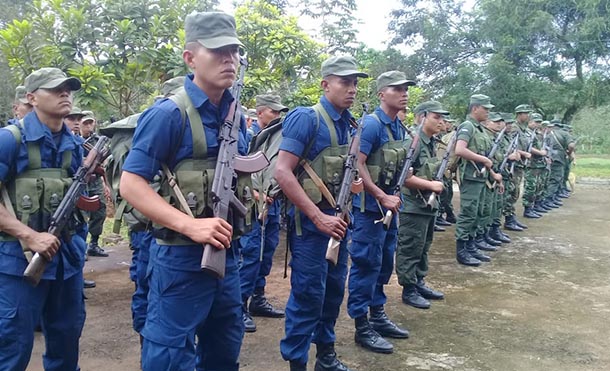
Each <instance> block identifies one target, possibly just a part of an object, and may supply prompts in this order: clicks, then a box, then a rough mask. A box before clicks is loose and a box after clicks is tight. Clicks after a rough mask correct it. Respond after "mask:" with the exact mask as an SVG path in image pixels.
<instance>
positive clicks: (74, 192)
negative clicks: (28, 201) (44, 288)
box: [23, 136, 110, 286]
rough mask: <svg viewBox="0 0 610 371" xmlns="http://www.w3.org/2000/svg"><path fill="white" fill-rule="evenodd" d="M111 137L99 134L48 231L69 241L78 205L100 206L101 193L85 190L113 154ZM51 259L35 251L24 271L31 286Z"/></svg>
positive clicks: (90, 207) (53, 216)
mask: <svg viewBox="0 0 610 371" xmlns="http://www.w3.org/2000/svg"><path fill="white" fill-rule="evenodd" d="M109 142H110V139H108V137H105V136H100V137H99V139H98V141H97V143H96V144H95V146H93V147H92V148H91V150H90V151H89V154H88V155H87V157H85V159H84V160H83V164H82V165H81V166H80V167H79V168H78V170H77V171H76V174H75V175H74V178H73V179H74V181H73V182H72V185H71V186H70V188H68V191H67V192H66V195H65V196H64V198H63V199H62V200H61V202H60V203H59V206H58V207H57V210H55V212H54V213H53V215H52V216H51V224H50V226H49V229H48V231H47V232H48V233H50V234H52V235H53V236H55V237H57V238H60V237H61V236H62V235H64V237H65V238H64V240H68V241H69V240H70V236H67V235H66V234H65V233H64V228H65V227H66V226H67V225H68V222H69V221H70V219H71V218H72V214H73V212H74V209H75V208H77V207H78V208H79V209H81V210H86V211H95V210H97V209H99V207H100V199H99V196H93V197H85V196H83V191H85V189H86V188H87V183H88V181H89V179H90V178H91V176H92V175H93V173H94V172H96V171H97V168H98V167H99V166H100V164H101V163H102V162H104V160H105V159H106V157H108V155H110V151H109V150H108V148H107V147H108V143H109ZM48 263H49V261H48V260H47V259H46V258H45V257H44V256H42V255H40V254H39V253H36V254H34V257H33V258H32V261H30V263H29V264H28V266H27V267H26V268H25V271H24V272H23V276H24V278H25V280H26V281H27V282H28V283H30V284H31V285H32V286H37V285H38V283H39V282H40V279H41V278H42V275H43V273H44V270H45V268H46V267H47V264H48Z"/></svg>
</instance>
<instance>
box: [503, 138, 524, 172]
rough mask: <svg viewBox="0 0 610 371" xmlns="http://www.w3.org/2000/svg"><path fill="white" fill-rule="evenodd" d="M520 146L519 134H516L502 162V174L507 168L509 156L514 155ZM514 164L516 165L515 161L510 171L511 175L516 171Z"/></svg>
mask: <svg viewBox="0 0 610 371" xmlns="http://www.w3.org/2000/svg"><path fill="white" fill-rule="evenodd" d="M518 146H519V133H517V134H515V137H514V138H513V140H512V141H511V142H510V144H509V145H508V148H507V149H506V155H505V156H504V159H503V160H502V163H501V164H500V167H499V168H498V171H499V172H500V173H502V172H503V171H504V169H505V168H506V165H507V164H508V156H510V155H511V154H513V153H514V152H515V151H517V149H518V148H517V147H518ZM514 164H515V162H514V161H513V163H512V164H511V168H510V171H509V173H511V174H512V172H513V169H514V167H513V166H514Z"/></svg>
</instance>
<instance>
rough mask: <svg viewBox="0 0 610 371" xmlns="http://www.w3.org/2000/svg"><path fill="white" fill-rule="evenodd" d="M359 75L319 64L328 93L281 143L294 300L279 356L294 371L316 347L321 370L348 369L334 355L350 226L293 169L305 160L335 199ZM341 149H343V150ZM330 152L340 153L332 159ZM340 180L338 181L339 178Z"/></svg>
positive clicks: (290, 126)
mask: <svg viewBox="0 0 610 371" xmlns="http://www.w3.org/2000/svg"><path fill="white" fill-rule="evenodd" d="M367 76H368V75H367V74H365V73H363V72H360V71H358V67H357V65H356V61H355V60H354V58H352V57H348V56H341V57H331V58H329V59H327V60H326V61H324V62H323V63H322V82H321V87H322V89H323V91H324V95H323V96H322V97H321V98H320V102H319V103H318V104H317V105H315V106H314V107H311V108H308V107H299V108H296V109H294V110H293V111H291V112H290V113H288V115H287V116H286V119H285V120H284V124H283V129H282V134H283V140H282V143H281V145H280V152H279V156H278V160H277V165H276V169H275V178H276V179H277V182H278V184H279V185H280V187H281V189H282V191H283V192H284V194H285V195H286V197H287V198H288V199H289V200H290V201H291V202H292V203H293V205H294V207H293V208H291V210H290V211H289V218H290V219H289V223H290V227H289V230H288V237H287V238H288V241H289V243H290V247H291V251H292V261H291V267H292V274H291V277H290V284H291V289H290V297H289V299H288V303H287V305H286V335H285V336H284V338H283V339H282V340H281V342H280V351H281V353H282V357H283V358H284V359H285V360H287V361H290V369H291V370H306V368H307V358H308V352H309V347H310V344H311V343H312V342H314V343H315V344H316V346H317V354H316V366H315V367H316V370H319V371H322V370H349V369H348V368H347V366H345V365H344V364H343V363H342V362H341V361H340V360H339V359H338V358H337V355H336V353H335V347H334V344H335V331H334V327H335V322H336V320H337V316H338V315H339V308H340V306H341V302H342V301H343V293H344V287H345V277H346V275H347V246H346V245H347V239H348V238H347V236H346V232H347V222H346V221H345V220H342V219H341V218H339V217H337V216H335V210H334V209H333V207H332V206H331V200H327V199H323V198H322V188H321V187H320V188H318V186H316V185H315V183H313V181H312V180H311V176H309V174H307V173H306V172H304V171H302V170H299V177H298V178H297V176H295V174H294V172H293V171H294V170H295V169H296V168H297V166H298V165H299V163H300V162H301V160H305V161H308V163H310V165H309V167H311V168H312V170H313V171H314V172H316V173H317V175H313V176H314V177H316V176H317V177H322V181H323V182H324V187H326V188H328V187H329V186H330V188H331V189H332V190H333V191H332V192H333V193H335V194H334V195H333V197H336V196H337V194H336V192H338V189H337V188H338V187H336V186H335V184H336V183H337V180H336V179H334V178H335V176H333V175H334V174H338V177H339V178H340V177H341V175H340V174H342V173H343V160H342V158H341V157H340V156H339V153H342V154H345V153H346V150H347V148H346V147H347V146H346V144H347V143H348V138H349V130H350V127H351V123H352V121H353V118H352V115H351V113H350V112H349V110H348V109H349V107H351V105H352V104H353V103H354V99H355V98H356V90H357V89H356V86H357V84H358V77H367ZM340 146H342V147H343V148H344V149H341V147H340ZM333 153H335V154H334V155H333ZM339 181H340V180H339ZM329 237H332V238H334V239H335V240H337V241H341V244H340V247H339V258H338V262H337V265H335V266H333V265H331V264H329V263H328V262H327V261H326V259H325V254H326V247H327V245H328V242H329Z"/></svg>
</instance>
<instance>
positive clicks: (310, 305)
mask: <svg viewBox="0 0 610 371" xmlns="http://www.w3.org/2000/svg"><path fill="white" fill-rule="evenodd" d="M301 224H302V234H301V235H300V236H298V235H297V233H296V231H295V227H294V221H293V220H291V221H290V227H289V231H288V238H289V239H290V247H291V252H292V258H291V263H290V266H291V275H290V285H291V288H290V296H289V298H288V303H287V304H286V325H285V331H286V333H285V336H284V338H283V339H282V340H281V342H280V351H281V353H282V357H283V358H284V360H287V361H298V362H301V363H307V356H308V352H309V347H310V345H311V343H312V342H313V343H316V344H329V343H334V342H335V322H336V321H337V317H338V316H339V309H340V307H341V302H342V301H343V294H344V291H345V279H346V276H347V256H348V253H347V240H348V236H346V238H344V239H343V241H342V242H341V245H340V248H339V249H340V250H339V259H338V261H337V265H336V266H333V265H332V264H329V263H327V261H326V258H325V256H326V248H327V246H328V240H329V237H328V236H326V235H324V234H321V233H320V232H318V231H317V229H316V228H315V226H314V225H313V223H312V222H311V221H310V220H309V219H307V218H306V217H305V216H304V215H303V214H301Z"/></svg>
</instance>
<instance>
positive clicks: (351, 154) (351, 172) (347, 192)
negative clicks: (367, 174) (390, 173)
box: [326, 104, 368, 265]
mask: <svg viewBox="0 0 610 371" xmlns="http://www.w3.org/2000/svg"><path fill="white" fill-rule="evenodd" d="M362 106H363V110H362V119H361V120H360V123H357V124H356V125H358V126H357V128H356V134H354V136H353V137H352V138H351V140H350V145H349V150H348V152H347V156H346V158H345V164H344V165H343V168H344V169H343V179H342V180H341V188H339V195H338V196H337V202H336V205H335V215H336V216H338V217H339V218H341V219H344V220H345V218H346V217H348V215H349V203H350V201H351V199H352V193H360V192H361V191H362V189H363V185H362V179H360V178H359V177H358V154H359V153H360V134H361V133H362V123H363V122H364V119H365V117H366V115H367V112H368V105H367V104H363V105H362ZM340 244H341V240H335V239H334V238H332V237H331V238H330V240H329V241H328V247H327V248H326V260H328V261H329V262H330V263H332V264H333V265H337V260H338V259H339V246H340Z"/></svg>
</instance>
